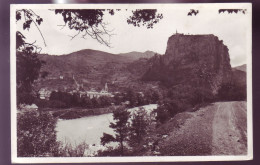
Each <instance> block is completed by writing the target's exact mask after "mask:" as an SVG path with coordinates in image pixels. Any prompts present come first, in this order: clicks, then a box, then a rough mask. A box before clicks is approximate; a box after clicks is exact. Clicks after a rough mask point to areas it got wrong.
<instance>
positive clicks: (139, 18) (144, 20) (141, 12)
mask: <svg viewBox="0 0 260 165" xmlns="http://www.w3.org/2000/svg"><path fill="white" fill-rule="evenodd" d="M132 13H133V15H132V16H130V18H128V19H127V23H128V24H133V25H134V26H137V27H140V25H143V26H146V27H147V29H150V28H153V26H154V24H156V23H158V22H159V21H160V19H162V18H163V15H162V14H157V10H156V9H137V10H135V11H132Z"/></svg>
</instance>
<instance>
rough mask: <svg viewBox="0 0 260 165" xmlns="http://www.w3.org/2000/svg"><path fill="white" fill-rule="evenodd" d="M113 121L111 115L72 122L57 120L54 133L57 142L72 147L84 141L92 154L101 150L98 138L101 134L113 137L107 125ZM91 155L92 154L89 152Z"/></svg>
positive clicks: (84, 118) (89, 117) (111, 130)
mask: <svg viewBox="0 0 260 165" xmlns="http://www.w3.org/2000/svg"><path fill="white" fill-rule="evenodd" d="M111 121H113V114H112V113H108V114H103V115H98V116H88V117H83V118H79V119H72V120H61V119H60V120H58V122H57V126H56V131H57V140H58V141H61V142H63V143H64V144H66V143H71V144H72V145H75V144H79V143H81V142H83V141H85V142H86V143H87V144H88V145H89V147H90V148H89V149H90V150H92V151H93V152H95V151H97V150H98V149H102V148H104V147H102V146H101V145H100V138H101V137H102V136H103V133H104V132H105V133H108V134H111V135H114V132H113V129H111V128H109V123H110V122H111ZM91 153H92V152H91Z"/></svg>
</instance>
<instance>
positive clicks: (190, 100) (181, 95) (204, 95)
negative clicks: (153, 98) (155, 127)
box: [155, 83, 247, 123]
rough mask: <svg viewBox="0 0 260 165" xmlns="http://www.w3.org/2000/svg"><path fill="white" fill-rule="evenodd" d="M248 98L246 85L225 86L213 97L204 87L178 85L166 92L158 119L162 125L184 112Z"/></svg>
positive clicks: (160, 102) (160, 103) (232, 84)
mask: <svg viewBox="0 0 260 165" xmlns="http://www.w3.org/2000/svg"><path fill="white" fill-rule="evenodd" d="M246 96H247V94H246V85H239V84H236V83H227V84H223V85H222V86H221V88H220V89H219V90H218V94H217V95H213V93H212V91H211V89H209V88H205V87H203V86H201V87H194V86H191V85H178V86H174V87H171V88H168V89H167V91H166V92H164V94H163V98H162V99H161V100H160V101H159V102H158V104H159V105H158V108H157V109H156V110H155V112H156V113H157V117H156V118H157V121H159V122H160V123H164V122H165V121H167V120H168V119H170V118H172V117H173V116H175V115H176V114H177V113H180V112H183V111H194V110H196V109H197V108H199V107H201V106H203V105H206V104H209V103H211V102H217V101H245V100H246V98H247V97H246Z"/></svg>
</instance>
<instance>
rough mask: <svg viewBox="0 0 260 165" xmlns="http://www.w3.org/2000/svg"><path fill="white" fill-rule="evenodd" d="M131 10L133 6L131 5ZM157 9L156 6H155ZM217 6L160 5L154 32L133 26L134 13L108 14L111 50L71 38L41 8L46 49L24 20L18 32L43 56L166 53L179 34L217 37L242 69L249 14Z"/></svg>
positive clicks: (60, 21) (38, 10)
mask: <svg viewBox="0 0 260 165" xmlns="http://www.w3.org/2000/svg"><path fill="white" fill-rule="evenodd" d="M131 7H132V9H134V8H133V6H131ZM156 7H157V6H156ZM192 7H194V9H199V13H198V15H197V16H187V13H188V12H189V11H190V9H191V8H192ZM218 9H219V8H217V7H210V6H209V7H205V6H198V5H197V6H188V5H181V6H174V5H173V6H169V5H168V6H163V7H162V6H160V5H158V13H162V14H163V19H162V20H160V22H159V23H158V24H155V25H154V28H153V29H147V28H146V27H134V26H133V25H129V24H127V21H126V20H127V18H128V17H129V15H130V14H131V10H130V9H129V10H128V11H126V10H121V11H119V12H116V13H115V15H114V16H111V15H109V14H105V16H104V22H106V23H108V25H107V28H108V29H109V30H112V33H113V34H114V35H113V36H112V37H111V39H110V43H111V47H107V46H105V45H102V44H100V43H98V42H97V41H96V40H94V39H92V38H90V37H87V39H83V38H81V35H79V36H77V37H75V38H74V39H71V37H70V36H73V35H75V34H76V33H77V32H76V31H72V30H69V29H68V28H66V27H65V28H61V26H59V25H64V22H63V18H62V16H61V15H55V13H54V11H52V10H48V9H47V8H41V7H40V6H38V7H37V8H34V9H33V11H34V12H35V13H37V14H38V15H40V16H41V17H42V18H43V22H42V24H41V25H40V26H39V28H40V30H41V32H42V34H43V36H44V38H45V41H46V44H47V46H44V44H43V39H42V38H41V36H40V33H39V31H38V30H37V28H36V27H35V26H31V28H30V30H29V31H27V30H25V31H23V30H22V24H21V21H20V22H17V23H16V28H17V30H21V31H22V32H23V34H24V35H25V36H26V39H27V42H34V41H36V45H38V46H40V47H42V51H41V53H48V54H50V55H63V54H68V53H72V52H75V51H79V50H82V49H94V50H101V51H105V52H109V53H116V54H117V53H127V52H131V51H139V52H145V51H147V50H150V51H154V52H157V53H159V54H164V53H165V51H166V47H167V41H168V38H169V37H170V36H171V35H173V34H174V33H176V30H177V31H178V33H184V34H214V35H215V36H217V37H218V38H219V39H220V40H223V43H224V44H225V45H227V47H228V49H229V55H230V60H231V65H232V66H239V65H242V64H245V63H246V56H247V54H248V53H247V52H248V49H249V47H248V44H247V43H248V42H249V41H248V40H249V38H248V37H247V36H248V35H251V33H250V30H248V29H249V28H250V24H249V23H250V21H249V20H248V19H249V18H250V17H249V13H248V12H247V13H246V14H242V13H237V14H234V13H233V14H228V13H224V14H223V13H222V14H218Z"/></svg>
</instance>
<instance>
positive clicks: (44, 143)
mask: <svg viewBox="0 0 260 165" xmlns="http://www.w3.org/2000/svg"><path fill="white" fill-rule="evenodd" d="M56 122H57V121H56V119H55V118H53V117H52V115H50V114H49V113H41V114H39V113H38V112H35V111H30V112H24V113H19V114H18V117H17V152H18V156H19V157H38V156H46V155H52V154H53V153H54V152H55V151H57V147H58V144H57V142H56V131H55V127H56Z"/></svg>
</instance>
